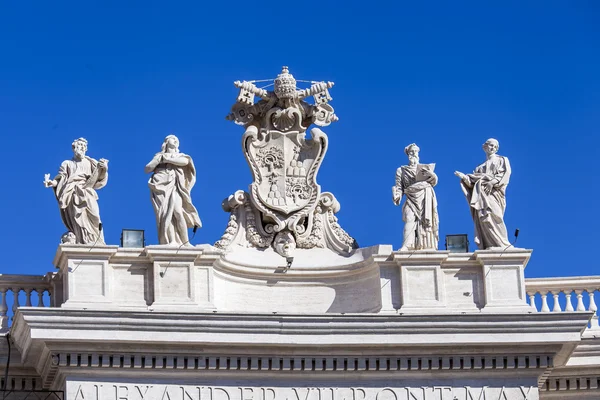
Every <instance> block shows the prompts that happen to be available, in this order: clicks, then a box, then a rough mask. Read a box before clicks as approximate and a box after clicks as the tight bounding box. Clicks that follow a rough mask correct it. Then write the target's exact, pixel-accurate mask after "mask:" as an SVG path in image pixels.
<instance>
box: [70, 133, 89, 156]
mask: <svg viewBox="0 0 600 400" xmlns="http://www.w3.org/2000/svg"><path fill="white" fill-rule="evenodd" d="M87 146H88V142H87V140H85V139H84V138H79V139H75V140H74V141H73V143H71V148H72V149H73V154H75V157H77V158H80V159H81V158H83V157H85V153H86V152H87Z"/></svg>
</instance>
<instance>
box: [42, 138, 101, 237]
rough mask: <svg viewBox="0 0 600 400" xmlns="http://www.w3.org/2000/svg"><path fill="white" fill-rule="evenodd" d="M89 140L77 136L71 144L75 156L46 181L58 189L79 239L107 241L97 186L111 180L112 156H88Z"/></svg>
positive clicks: (67, 221) (68, 224)
mask: <svg viewBox="0 0 600 400" xmlns="http://www.w3.org/2000/svg"><path fill="white" fill-rule="evenodd" d="M87 143H88V142H87V140H85V139H84V138H79V139H76V140H75V141H74V142H73V144H72V145H71V146H72V148H73V153H74V156H73V158H72V159H70V160H65V161H63V163H62V164H61V165H60V169H59V171H58V175H56V177H55V178H54V179H50V174H46V176H45V179H44V185H45V186H46V187H51V188H53V189H54V194H55V195H56V199H57V200H58V206H59V208H60V216H61V218H62V220H63V222H64V224H65V226H66V227H67V229H68V230H69V231H70V232H72V233H73V234H74V235H75V240H76V243H78V244H104V234H103V233H102V222H101V220H100V210H99V209H98V195H97V194H96V189H100V188H103V187H104V186H105V185H106V182H107V181H108V160H105V159H103V158H101V159H100V160H98V161H96V160H95V159H93V158H90V157H88V156H86V155H85V153H86V152H87Z"/></svg>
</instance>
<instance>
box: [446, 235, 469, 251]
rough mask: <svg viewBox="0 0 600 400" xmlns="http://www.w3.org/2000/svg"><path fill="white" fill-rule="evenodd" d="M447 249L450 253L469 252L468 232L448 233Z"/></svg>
mask: <svg viewBox="0 0 600 400" xmlns="http://www.w3.org/2000/svg"><path fill="white" fill-rule="evenodd" d="M446 250H449V251H450V253H468V252H469V237H468V236H467V234H464V233H463V234H460V235H446Z"/></svg>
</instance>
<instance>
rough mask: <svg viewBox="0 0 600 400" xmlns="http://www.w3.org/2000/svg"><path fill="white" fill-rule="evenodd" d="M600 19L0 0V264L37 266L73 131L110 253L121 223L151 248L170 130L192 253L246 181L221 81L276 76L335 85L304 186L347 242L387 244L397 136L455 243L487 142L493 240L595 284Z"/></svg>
mask: <svg viewBox="0 0 600 400" xmlns="http://www.w3.org/2000/svg"><path fill="white" fill-rule="evenodd" d="M417 3H418V4H417ZM599 20H600V5H599V4H598V3H597V2H594V1H577V2H571V1H544V2H542V1H530V2H517V1H508V2H493V3H492V2H480V1H473V2H386V3H379V2H364V1H361V2H352V1H350V2H338V3H336V2H315V3H306V4H304V3H297V2H294V3H292V2H269V3H261V2H252V3H249V2H192V1H189V2H158V1H127V2H123V1H60V2H47V1H30V2H24V1H21V2H16V1H13V2H2V3H0V132H1V135H2V136H1V137H2V142H3V144H4V149H5V151H4V157H5V161H4V163H3V164H4V165H3V174H2V176H3V179H2V196H0V207H1V208H2V210H3V217H4V218H3V221H2V230H1V231H2V240H1V243H2V246H3V248H4V251H3V258H2V266H1V267H0V269H1V271H0V272H2V273H27V274H43V273H46V272H47V271H51V270H53V266H52V259H53V256H54V253H55V251H56V248H57V244H58V242H59V240H60V235H61V234H62V233H63V232H64V230H65V228H64V227H63V226H62V223H61V221H60V217H59V212H58V207H57V204H56V201H55V199H54V197H53V194H52V191H51V190H50V189H45V188H44V187H43V185H42V180H43V177H44V173H51V174H52V175H54V174H55V173H56V171H57V169H58V167H59V165H60V163H61V161H62V160H64V159H68V158H70V157H71V155H72V153H71V148H70V146H71V142H72V141H73V139H75V138H77V137H80V136H83V137H85V138H87V139H88V141H89V152H88V154H89V155H90V156H92V157H94V158H100V157H104V158H107V159H109V160H110V164H109V174H110V178H109V182H108V185H107V186H106V187H105V188H104V189H102V190H100V191H99V196H100V200H99V202H100V210H101V216H102V220H103V223H104V229H105V235H106V240H107V242H108V243H111V244H118V243H119V238H120V232H121V229H122V228H137V229H145V230H146V234H147V242H148V243H150V244H154V243H156V242H157V238H156V230H155V220H154V214H153V210H152V206H151V203H150V196H149V191H148V187H147V179H148V176H147V175H146V174H144V166H145V164H146V163H147V162H148V161H149V160H150V159H151V158H152V155H153V154H154V153H155V152H157V151H158V150H159V149H160V145H161V143H162V140H163V138H164V137H165V136H166V135H167V134H170V133H175V134H176V135H177V136H178V137H179V139H180V141H181V150H182V151H183V152H185V153H187V154H190V155H191V156H192V157H193V158H194V161H195V164H196V168H197V170H198V180H197V183H196V186H195V187H194V189H193V191H192V196H193V200H194V203H195V205H196V207H197V208H198V211H199V213H200V217H201V218H202V221H203V224H204V227H203V228H202V229H201V230H199V231H198V233H197V235H196V238H195V239H194V243H195V244H200V243H213V242H214V241H216V240H218V239H219V237H220V236H221V234H222V232H223V231H224V229H225V227H226V224H227V218H228V216H227V214H226V213H225V212H223V211H222V210H221V207H220V204H221V201H222V199H223V198H225V197H226V196H227V195H229V194H231V193H233V192H234V191H236V190H238V189H246V188H247V186H248V184H249V183H250V181H251V177H250V172H249V169H248V167H247V165H246V161H245V159H244V157H243V155H242V151H241V146H240V140H241V136H242V134H243V129H242V128H241V127H239V126H236V125H235V124H233V123H231V122H229V121H226V120H225V116H226V115H227V114H228V112H229V109H230V107H231V106H232V105H233V103H234V102H235V98H236V96H237V90H236V89H235V87H234V86H233V83H232V82H233V81H235V80H244V79H246V80H250V79H265V78H273V77H275V76H276V75H277V73H279V71H280V70H281V66H282V65H288V66H289V67H290V71H291V73H293V74H294V76H295V77H296V78H297V79H306V80H326V81H334V82H335V83H336V86H335V87H334V88H333V89H332V91H331V94H332V96H333V98H334V100H333V102H332V103H331V104H332V105H333V107H334V108H335V111H336V113H337V115H338V116H339V117H340V121H339V122H337V123H335V124H332V125H331V126H329V127H327V128H325V129H324V131H325V132H326V133H327V134H328V136H329V140H330V147H329V150H328V153H327V156H326V158H325V161H324V164H323V167H322V168H321V171H320V173H319V176H318V182H319V183H320V185H321V187H322V189H323V190H324V191H331V192H333V193H334V194H335V195H336V197H337V198H338V200H339V201H340V203H341V205H342V209H341V212H340V213H339V214H338V216H339V220H340V223H341V224H342V226H343V227H344V228H345V229H346V230H347V231H348V232H349V233H350V234H351V235H353V236H354V237H356V239H357V240H358V242H359V244H360V245H361V246H371V245H375V244H393V245H394V247H395V248H398V247H400V244H401V240H402V221H401V209H400V208H399V207H395V206H394V205H393V203H392V200H391V189H390V188H391V186H392V185H393V183H394V174H395V170H396V168H397V167H398V166H399V165H402V164H405V163H406V156H405V155H404V153H403V149H404V146H406V145H407V144H409V143H412V142H416V143H417V144H418V145H419V146H420V147H421V161H422V162H435V163H436V164H437V167H436V172H437V174H438V177H439V184H438V186H437V187H436V192H437V196H438V201H439V214H440V236H441V237H442V240H441V241H440V248H443V245H444V242H443V237H444V235H446V234H449V233H468V234H469V237H470V240H471V242H472V241H473V226H472V221H471V219H470V215H469V210H468V207H467V203H466V201H465V199H464V197H463V194H462V192H461V190H460V187H459V182H458V178H456V177H455V176H454V175H453V171H454V170H460V171H463V172H470V171H471V170H472V169H473V168H474V167H476V166H477V165H478V164H479V163H481V162H482V161H483V160H484V157H485V155H484V153H483V151H482V150H481V144H482V143H483V142H484V141H485V139H487V138H488V137H495V138H497V139H499V141H500V154H502V155H505V156H507V157H509V159H510V161H511V164H512V167H513V176H512V179H511V183H510V185H509V187H508V191H507V196H508V208H507V213H506V222H507V225H508V228H509V231H510V232H511V233H512V232H513V231H514V229H515V228H519V229H520V231H521V234H520V236H519V241H518V245H520V246H522V247H527V248H533V249H534V255H533V257H532V260H531V262H530V264H529V266H528V268H527V270H526V276H529V277H539V276H561V275H593V274H597V270H598V262H597V258H596V257H595V254H596V253H595V250H596V248H597V246H598V241H597V226H598V223H599V222H600V218H599V217H598V212H597V204H598V200H597V198H598V195H599V194H600V193H599V190H598V188H597V187H598V186H597V183H596V180H597V179H598V176H599V174H598V172H599V167H598V156H599V155H600V152H599V150H598V144H597V141H598V137H599V127H600V24H598V21H599Z"/></svg>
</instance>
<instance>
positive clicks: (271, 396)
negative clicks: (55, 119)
mask: <svg viewBox="0 0 600 400" xmlns="http://www.w3.org/2000/svg"><path fill="white" fill-rule="evenodd" d="M254 83H255V81H238V82H235V86H236V88H238V89H239V94H238V97H237V99H236V102H235V104H234V105H233V107H232V109H231V113H230V114H229V115H228V117H227V119H228V120H230V121H233V122H235V123H236V124H237V125H240V126H243V128H244V133H243V144H242V150H243V154H244V156H245V157H246V160H247V161H248V165H249V167H250V170H251V172H252V178H253V181H252V182H251V184H250V187H249V189H248V191H243V190H238V191H236V192H234V193H233V194H231V195H230V196H228V197H227V198H225V200H224V201H223V203H222V208H223V210H224V211H225V212H227V213H229V216H230V217H229V221H228V224H227V227H226V228H225V232H224V233H223V235H222V237H221V238H220V239H219V240H218V241H216V242H215V244H214V245H210V244H202V245H196V246H192V245H190V243H189V239H188V236H187V231H186V228H192V227H193V228H194V229H197V228H198V227H200V225H201V224H200V218H199V216H198V213H197V211H196V209H195V207H194V206H193V205H192V202H191V195H190V191H191V189H192V187H193V185H194V182H195V175H196V171H195V169H194V167H193V161H192V159H191V157H189V156H187V155H185V154H182V153H179V151H178V145H179V140H178V139H177V137H175V136H173V135H169V136H167V138H166V139H165V142H164V144H163V149H162V150H161V152H160V153H157V154H156V155H155V156H154V158H153V159H152V161H151V162H150V163H149V164H148V165H147V168H146V172H152V173H153V175H152V177H151V178H150V189H151V191H152V195H153V197H152V199H153V205H154V206H155V212H156V217H157V226H158V231H159V243H160V244H158V245H148V246H145V247H140V248H123V247H119V246H116V245H107V244H105V243H103V240H102V237H101V233H102V232H101V224H99V221H100V219H99V213H98V212H97V211H98V210H97V204H95V203H94V206H95V208H94V209H93V210H92V211H93V212H91V213H90V214H89V215H90V218H91V219H94V218H95V219H94V221H95V222H93V223H89V221H87V220H86V221H84V222H83V223H82V224H83V225H82V226H78V225H73V223H72V221H70V220H66V221H65V225H66V226H67V228H68V229H69V232H67V233H65V234H64V235H63V237H62V239H61V244H60V245H59V246H58V249H57V251H56V255H55V257H54V266H55V267H56V272H52V273H48V274H46V275H43V276H27V275H12V276H11V275H2V276H0V295H1V302H0V329H1V332H2V333H3V334H4V337H5V338H6V340H5V341H2V340H0V356H2V357H0V358H2V360H0V375H3V374H4V373H6V378H2V379H1V380H0V382H1V388H2V389H3V390H0V391H1V392H2V394H0V395H5V396H4V397H5V399H3V400H17V399H18V400H20V399H23V400H25V399H28V398H29V399H31V398H36V399H37V398H43V399H62V400H64V399H68V400H434V399H435V400H490V399H493V400H496V399H497V400H513V399H515V400H525V399H529V400H538V399H571V398H577V399H599V398H600V351H599V350H600V324H599V323H598V316H597V306H596V303H595V297H594V296H595V293H596V291H597V290H598V289H600V277H574V278H570V279H566V278H548V279H526V278H525V269H526V266H527V263H528V262H529V259H530V257H531V255H532V250H530V249H519V248H514V247H512V246H511V245H510V243H508V241H507V240H508V239H506V235H505V231H506V227H505V226H504V222H503V220H502V218H503V212H504V208H503V207H504V206H505V198H504V189H505V188H506V185H507V184H508V178H509V176H510V165H509V164H508V159H506V158H505V157H500V156H496V155H495V153H496V151H497V150H498V142H497V141H493V140H488V141H487V142H486V143H485V144H484V150H485V151H486V154H487V156H488V159H487V161H486V163H484V164H482V166H480V167H478V168H477V169H476V171H475V173H473V174H469V175H465V174H462V173H459V172H457V175H458V176H459V177H460V179H461V185H462V186H463V189H464V190H465V195H466V196H467V199H468V200H469V206H470V208H471V212H472V216H473V219H474V223H475V227H476V234H477V235H478V236H477V237H478V238H480V239H481V240H480V242H479V243H478V244H480V247H481V249H480V250H477V251H475V252H470V253H451V252H449V251H441V250H438V249H437V241H438V239H439V237H438V235H439V234H438V230H437V228H438V222H439V220H438V217H437V209H436V204H437V203H436V198H435V192H434V191H433V187H434V186H435V185H436V183H437V179H438V177H437V175H435V173H434V172H433V171H434V166H435V165H434V164H419V163H418V147H417V146H416V145H415V144H411V145H409V146H407V148H406V154H407V155H408V156H409V165H408V166H405V167H401V168H400V169H399V170H398V171H399V172H398V173H397V178H398V179H397V181H396V186H395V187H394V189H393V200H394V202H395V203H396V204H399V203H400V202H401V200H402V198H403V196H404V197H405V198H406V199H405V200H404V201H405V205H404V207H403V214H404V217H405V218H404V219H405V222H406V223H407V224H409V223H410V224H413V225H410V226H409V228H408V229H407V230H406V231H405V235H404V244H403V246H402V247H401V248H400V249H399V250H397V251H396V250H394V248H393V247H392V246H391V245H376V246H371V247H363V248H360V247H358V245H357V243H356V241H355V240H354V239H353V238H352V236H351V235H349V234H348V233H347V232H346V231H345V230H344V229H343V228H342V226H341V225H340V222H339V221H338V219H337V216H336V214H337V212H338V211H339V209H340V204H339V202H338V201H337V199H336V198H335V196H334V195H333V194H332V193H330V192H325V191H322V190H321V186H320V185H319V184H318V183H317V173H318V170H319V168H320V165H321V163H322V160H323V157H324V156H325V153H326V150H327V146H328V137H327V135H326V134H325V132H323V131H322V130H321V129H320V128H322V127H326V126H328V125H329V124H331V123H333V122H336V121H337V120H338V118H337V116H336V115H335V113H334V112H333V108H332V106H331V105H330V104H329V103H330V101H331V100H332V98H331V96H330V94H329V90H330V89H331V88H332V87H333V86H334V84H333V82H314V81H311V83H310V86H309V87H307V88H305V89H299V88H298V87H297V81H296V79H295V78H294V76H293V75H292V74H291V73H290V72H289V69H288V68H287V67H284V68H283V69H282V71H281V73H280V74H279V75H278V76H277V77H276V78H274V79H273V91H267V90H265V89H261V88H258V87H257V86H256V85H255V84H254ZM310 97H312V98H313V100H312V102H310V103H309V102H307V101H306V99H308V98H310ZM255 98H257V99H258V101H257V102H255V101H254V99H255ZM311 125H316V126H317V127H313V128H310V127H311ZM309 128H310V129H309ZM76 142H77V141H76ZM82 143H83V142H81V143H80V144H78V145H77V146H76V145H75V143H74V145H73V146H74V147H73V148H74V150H76V156H75V160H74V161H73V160H72V161H69V162H66V163H67V164H69V163H72V164H74V165H75V164H76V165H75V167H73V168H71V169H72V171H71V172H73V174H71V175H69V174H67V173H63V174H62V175H61V176H60V178H58V177H57V178H56V179H54V180H51V179H50V177H49V175H48V176H47V177H46V179H45V181H44V183H45V185H46V186H47V187H53V188H55V192H56V193H57V199H58V200H59V205H60V204H61V197H60V195H59V194H60V189H59V186H60V185H61V184H64V183H67V182H69V183H71V184H72V186H73V187H75V189H77V188H79V186H81V188H82V190H83V189H85V190H86V191H87V192H85V193H84V194H86V195H89V196H91V197H94V196H95V192H94V188H96V189H99V188H100V187H101V186H103V185H104V184H105V183H106V179H107V175H106V168H107V163H108V161H106V160H104V159H101V160H99V161H96V160H93V159H90V160H89V163H90V165H89V166H88V165H87V164H86V165H84V166H83V167H82V166H80V165H79V164H81V161H82V160H87V159H86V158H84V157H85V151H84V150H87V145H86V146H85V149H83V144H82ZM77 152H79V153H81V154H78V153H77ZM415 157H416V158H415ZM82 168H87V169H89V171H88V170H87V169H82ZM86 171H87V172H86ZM90 174H91V176H90V177H87V175H90ZM421 175H422V177H421V178H419V176H421ZM71 176H73V177H74V178H73V179H71ZM413 178H414V179H413ZM89 179H91V180H89ZM71 180H72V181H73V182H71ZM86 182H88V183H89V184H88V183H86ZM414 184H417V186H415V187H412V185H414ZM78 185H79V186H78ZM164 187H169V188H170V189H169V190H171V191H170V192H169V196H167V197H164V198H163V197H160V196H162V193H163V192H164V190H163V188H164ZM411 187H412V189H411ZM486 196H491V197H494V199H496V200H498V199H499V203H498V207H495V206H493V208H494V210H493V211H497V212H496V214H494V215H493V217H494V218H495V219H492V225H489V222H490V221H489V220H488V219H489V218H488V217H489V216H490V214H489V213H488V212H487V211H489V210H487V209H486V208H485V206H481V205H482V204H484V205H485V204H489V201H488V200H490V199H488V198H487V197H486ZM409 197H410V199H409ZM94 199H95V197H94ZM426 199H428V200H426ZM479 200H481V201H479ZM407 201H409V202H410V204H409V205H408V206H407V205H406V202H407ZM63 203H64V204H66V205H70V204H71V203H70V200H69V199H67V200H65V201H63ZM64 204H63V205H64ZM165 204H167V205H169V206H167V207H163V206H164V205H165ZM171 205H172V207H171ZM482 207H483V208H482ZM61 210H62V208H61ZM165 210H166V211H165ZM473 210H475V211H473ZM171 211H172V212H171ZM201 211H202V210H201ZM61 212H62V211H61ZM69 224H71V225H69ZM413 228H414V229H413ZM86 229H87V230H86ZM82 231H86V232H88V231H89V232H88V233H86V234H85V237H84V236H82V235H83V234H81V232H82ZM92 231H93V232H92ZM90 232H91V233H90ZM94 232H95V233H94ZM413 232H414V235H413V236H412V237H411V235H412V234H413ZM498 232H499V233H498ZM94 235H95V236H94ZM490 238H491V239H490ZM494 238H496V239H498V238H499V239H498V240H496V241H495V242H494V240H495V239H494ZM36 297H37V300H36ZM23 299H24V300H23ZM9 306H10V307H11V309H10V311H12V313H11V312H9ZM11 354H12V355H11ZM10 355H11V356H10ZM9 358H10V360H11V361H10V364H9V363H8V359H9ZM2 361H6V363H3V362H2ZM3 364H4V366H3ZM10 396H12V397H10ZM28 396H30V397H28ZM33 396H37V397H33ZM53 396H54V397H53Z"/></svg>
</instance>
